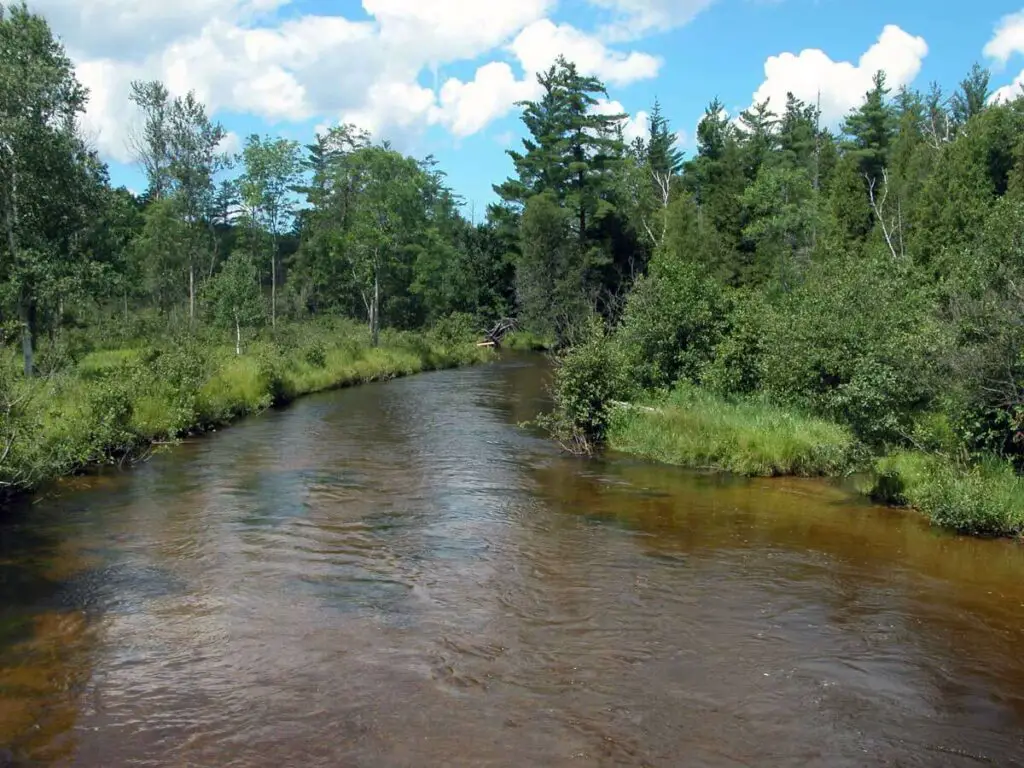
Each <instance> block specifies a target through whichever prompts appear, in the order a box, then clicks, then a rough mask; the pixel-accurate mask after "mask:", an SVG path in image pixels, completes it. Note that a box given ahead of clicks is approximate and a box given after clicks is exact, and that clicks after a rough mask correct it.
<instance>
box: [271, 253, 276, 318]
mask: <svg viewBox="0 0 1024 768" xmlns="http://www.w3.org/2000/svg"><path fill="white" fill-rule="evenodd" d="M270 327H271V328H276V327H277V245H274V248H273V250H272V251H271V252H270Z"/></svg>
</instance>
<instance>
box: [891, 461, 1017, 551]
mask: <svg viewBox="0 0 1024 768" xmlns="http://www.w3.org/2000/svg"><path fill="white" fill-rule="evenodd" d="M875 476H876V479H875V485H874V488H873V489H872V495H873V496H874V497H875V498H876V499H878V500H880V501H888V502H891V503H896V504H906V505H909V506H912V507H915V508H917V509H919V510H920V511H921V512H923V513H924V514H926V515H927V516H928V517H929V519H931V521H932V522H933V523H934V524H935V525H937V526H940V527H942V528H949V529H951V530H954V531H958V532H960V533H967V534H974V535H982V536H1017V535H1020V534H1021V533H1022V532H1024V479H1022V478H1021V477H1020V476H1019V475H1018V474H1017V473H1016V472H1015V471H1014V469H1013V467H1012V466H1011V465H1009V464H1007V463H1006V462H1002V461H999V460H998V459H994V458H989V459H987V460H985V461H982V462H980V463H978V464H975V465H964V464H960V463H957V462H954V461H951V460H949V459H945V458H943V457H941V456H935V455H928V454H923V453H917V452H903V453H897V454H893V455H891V456H886V457H884V458H882V459H880V460H879V461H878V462H877V464H876V467H875Z"/></svg>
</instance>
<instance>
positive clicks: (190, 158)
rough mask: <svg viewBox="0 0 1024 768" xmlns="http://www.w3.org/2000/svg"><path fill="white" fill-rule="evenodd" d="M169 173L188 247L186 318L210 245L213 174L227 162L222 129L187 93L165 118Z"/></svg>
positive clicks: (192, 314)
mask: <svg viewBox="0 0 1024 768" xmlns="http://www.w3.org/2000/svg"><path fill="white" fill-rule="evenodd" d="M168 122H169V127H170V140H169V152H170V163H169V173H170V177H171V179H172V181H173V183H174V199H175V201H176V203H177V207H178V210H179V211H180V213H181V216H182V219H183V220H184V222H185V224H186V227H187V230H186V231H187V233H188V244H187V246H186V259H187V264H188V316H189V320H190V321H193V320H194V319H195V314H196V269H197V267H198V265H199V263H200V261H201V258H202V252H203V250H204V247H205V248H208V247H209V246H210V242H209V230H208V229H207V226H206V222H207V221H208V218H209V214H210V211H211V209H212V207H213V206H212V203H213V199H214V194H215V187H214V182H213V178H214V175H215V174H216V173H217V172H218V171H220V170H221V169H222V168H224V167H225V165H226V163H227V160H226V159H225V158H224V157H222V156H221V155H220V154H219V151H218V148H219V146H220V143H221V141H222V140H223V139H224V136H225V132H224V128H223V127H222V126H221V125H220V123H215V122H213V121H211V120H210V118H209V117H208V116H207V114H206V107H205V106H203V104H202V103H201V102H200V101H199V100H198V99H197V98H196V95H195V93H193V92H192V91H189V93H188V94H186V95H185V96H184V97H183V98H178V99H175V100H174V102H173V103H172V104H171V109H170V115H169V121H168Z"/></svg>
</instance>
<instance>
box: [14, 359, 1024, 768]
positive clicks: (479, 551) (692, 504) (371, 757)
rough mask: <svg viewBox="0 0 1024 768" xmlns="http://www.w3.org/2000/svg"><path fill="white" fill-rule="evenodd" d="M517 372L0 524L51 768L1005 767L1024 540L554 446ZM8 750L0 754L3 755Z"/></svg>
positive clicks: (212, 450)
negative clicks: (527, 425) (540, 428)
mask: <svg viewBox="0 0 1024 768" xmlns="http://www.w3.org/2000/svg"><path fill="white" fill-rule="evenodd" d="M543 375H544V373H543V369H542V368H541V366H540V365H539V364H538V362H537V361H536V360H533V359H531V358H509V359H507V360H506V361H504V362H502V363H500V364H496V365H491V366H485V367H478V368H473V369H467V370H460V371H448V372H441V373H435V374H426V375H422V376H418V377H414V378H410V379H403V380H399V381H395V382H391V383H388V384H383V385H371V386H365V387H361V388H356V389H350V390H345V391H342V392H336V393H331V394H326V395H321V396H316V397H312V398H308V399H305V400H302V401H300V402H299V403H297V404H295V405H294V406H293V407H291V408H289V409H286V410H281V411H274V412H270V413H267V414H264V415H262V416H260V417H258V418H254V419H250V420H247V421H245V422H243V423H241V424H238V425H236V426H234V427H232V428H230V429H228V430H226V431H224V432H222V433H219V434H216V435H213V436H208V437H206V438H203V439H199V440H195V441H191V442H189V443H187V444H186V445H184V446H182V447H179V448H176V449H174V450H171V451H169V452H166V453H164V454H161V455H159V456H157V457H155V458H154V459H153V460H152V461H150V462H149V463H148V464H146V465H145V466H143V467H140V468H138V469H136V470H135V471H132V472H126V473H122V474H115V475H111V476H106V477H101V478H90V479H81V480H76V481H73V482H70V483H67V484H65V485H63V486H62V487H61V488H59V489H56V491H54V492H51V493H50V494H47V495H46V496H44V497H43V498H40V499H37V500H35V501H34V502H33V503H32V504H30V505H26V506H25V507H24V508H20V509H16V510H13V511H12V512H11V513H10V514H9V515H8V518H9V521H8V522H7V523H6V524H4V525H3V526H0V747H6V748H7V749H8V750H9V751H10V754H9V755H8V756H7V757H13V759H14V761H15V762H14V764H16V765H32V766H48V765H76V766H121V765H131V766H246V767H249V766H410V767H411V766H509V767H510V768H511V767H516V768H518V767H520V766H810V765H822V766H825V765H827V766H876V765H877V766H977V765H1000V766H1002V765H1020V764H1022V757H1024V653H1022V648H1024V642H1022V641H1024V551H1022V549H1021V548H1020V547H1019V546H1018V545H1015V544H1012V543H1009V542H992V541H978V540H971V539H962V538H957V537H953V536H949V535H945V534H940V533H936V532H934V531H932V530H930V529H929V528H928V527H927V526H926V525H924V524H922V523H921V521H920V520H919V519H917V518H916V517H915V516H913V515H909V514H905V513H900V512H896V511H893V510H886V509H880V508H877V507H872V506H868V505H866V504H863V503H860V502H857V501H856V500H854V499H852V498H851V497H850V496H848V495H846V494H845V493H843V492H842V491H840V490H838V489H836V488H833V487H831V486H829V485H828V484H826V483H821V482H808V481H795V480H784V481H778V480H775V481H753V482H746V481H738V480H727V479H724V478H716V477H707V476H701V475H696V474H693V473H688V472H684V471H681V470H676V469H673V468H667V467H662V466H655V465H650V464H645V463H643V462H638V461H635V460H632V459H629V458H625V457H611V458H608V459H605V460H602V461H583V460H578V459H574V458H570V457H565V456H561V455H559V454H558V452H557V451H555V450H554V449H553V448H552V446H551V445H550V444H548V443H547V442H545V441H543V440H541V439H539V438H538V437H536V436H535V435H533V434H531V433H529V432H528V431H525V430H522V429H519V428H517V426H516V424H517V423H519V422H521V421H523V420H525V419H528V418H530V417H531V416H532V415H533V414H534V413H535V411H536V409H537V408H538V406H539V404H541V402H542V399H543V397H542V393H543V389H542V379H543ZM4 754H5V753H0V764H3V761H4V759H5V757H4Z"/></svg>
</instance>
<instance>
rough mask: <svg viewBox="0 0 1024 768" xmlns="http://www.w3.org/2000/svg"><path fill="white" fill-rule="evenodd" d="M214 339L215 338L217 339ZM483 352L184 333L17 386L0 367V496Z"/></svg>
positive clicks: (351, 329) (452, 346) (329, 336)
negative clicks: (237, 345)
mask: <svg viewBox="0 0 1024 768" xmlns="http://www.w3.org/2000/svg"><path fill="white" fill-rule="evenodd" d="M217 341H219V340H217ZM489 354H490V353H489V352H488V351H486V350H482V349H479V348H477V347H476V346H475V345H474V344H473V343H472V342H465V341H458V340H453V339H451V338H445V337H444V335H443V334H413V333H397V332H385V333H384V334H382V338H381V345H380V346H379V347H377V348H372V347H371V346H370V344H369V338H368V334H367V333H366V332H365V330H364V329H363V328H361V327H359V326H356V325H354V324H352V323H347V322H341V321H338V322H331V323H317V324H310V325H304V326H290V327H281V328H278V329H277V331H275V332H274V333H273V334H267V335H266V336H265V337H264V338H262V339H260V340H258V341H254V342H253V343H251V344H250V345H248V346H247V348H246V349H245V350H244V354H243V355H241V356H238V355H236V354H235V350H234V349H233V347H231V346H229V345H225V346H221V345H220V344H218V343H214V341H213V340H211V339H204V338H197V337H185V338H180V339H176V340H165V341H162V342H159V343H156V344H153V343H148V344H137V345H132V346H128V347H126V348H120V349H108V350H98V351H93V352H90V353H88V354H85V355H83V356H82V357H81V359H80V360H78V361H76V362H74V363H71V364H67V365H64V366H62V367H61V368H60V369H59V370H57V371H55V372H52V373H50V374H49V375H46V376H45V377H42V378H39V379H36V380H33V381H31V382H26V381H24V380H22V379H20V377H19V376H18V375H17V371H16V362H15V360H14V358H13V356H10V357H8V358H5V359H3V360H0V493H3V494H5V495H9V494H14V493H18V492H24V491H27V490H30V489H32V488H34V487H35V486H37V485H38V484H39V483H42V482H45V481H47V480H50V479H53V478H56V477H60V476H63V475H67V474H72V473H74V472H76V471H79V470H81V469H83V468H84V467H87V466H90V465H96V464H108V463H118V462H124V461H125V460H130V459H132V458H135V457H137V456H140V455H143V454H144V453H145V452H146V451H147V450H149V448H150V447H151V446H152V445H154V444H155V443H162V442H167V441H172V440H174V439H175V438H177V437H180V436H182V435H184V434H188V433H190V432H199V431H203V430H206V429H209V428H211V427H214V426H218V425H223V424H227V423H229V422H231V421H233V420H235V419H238V418H240V417H242V416H245V415H247V414H252V413H257V412H259V411H261V410H263V409H265V408H267V407H269V406H271V405H273V404H280V403H286V402H288V401H290V400H292V399H294V398H296V397H299V396H301V395H304V394H308V393H312V392H319V391H323V390H328V389H333V388H338V387H344V386H349V385H352V384H360V383H364V382H371V381H378V380H382V379H389V378H394V377H397V376H405V375H408V374H413V373H418V372H420V371H424V370H430V369H439V368H446V367H454V366H458V365H466V364H470V363H474V362H478V361H481V360H483V359H486V358H487V356H488V355H489Z"/></svg>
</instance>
